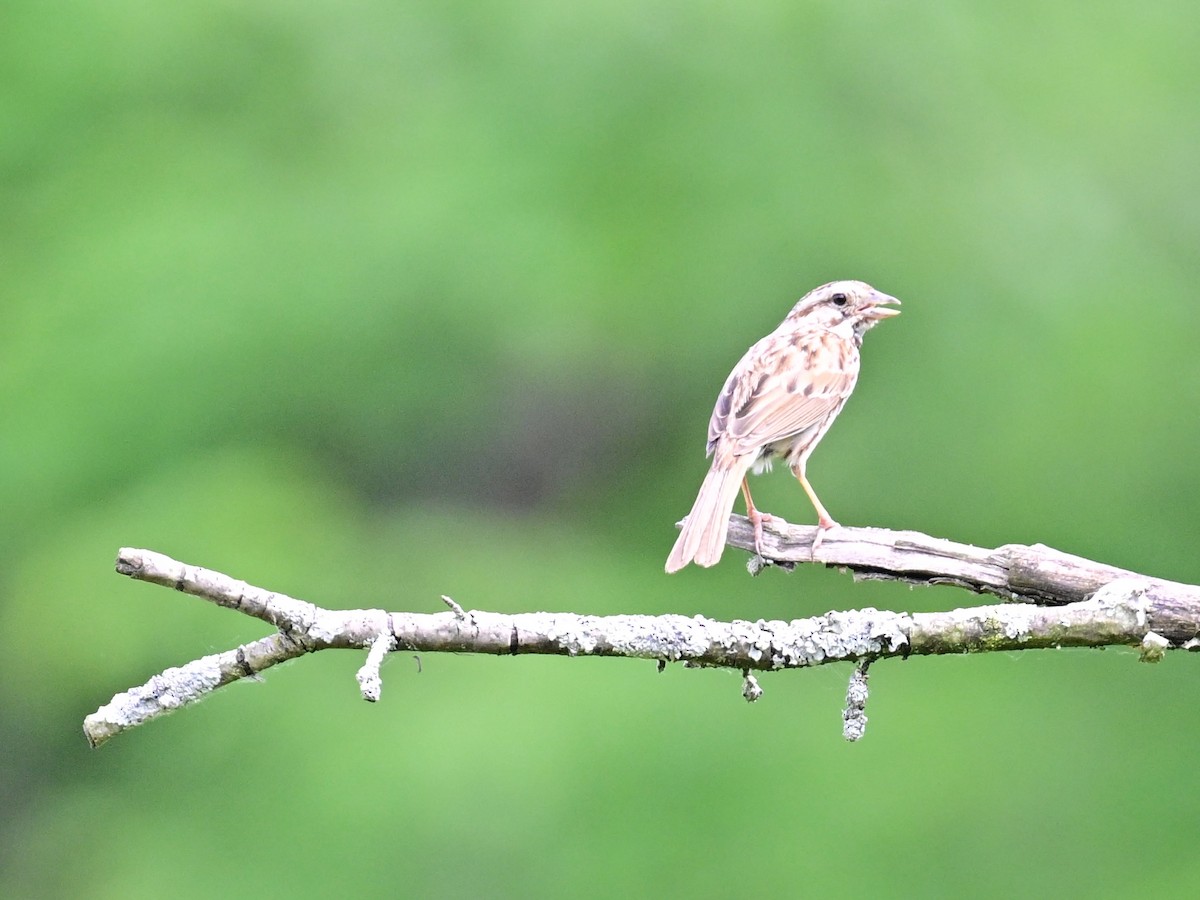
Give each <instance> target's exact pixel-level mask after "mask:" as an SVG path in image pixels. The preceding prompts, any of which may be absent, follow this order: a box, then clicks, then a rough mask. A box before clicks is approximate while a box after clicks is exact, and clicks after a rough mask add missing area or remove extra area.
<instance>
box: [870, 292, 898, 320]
mask: <svg viewBox="0 0 1200 900" xmlns="http://www.w3.org/2000/svg"><path fill="white" fill-rule="evenodd" d="M885 303H894V304H895V305H896V306H899V305H900V301H899V300H897V299H896V298H895V297H889V296H888V295H887V294H880V293H878V292H877V293H876V294H875V297H874V299H873V301H872V303H871V306H870V307H869V308H868V309H867V310H866V315H867V316H869V317H870V318H872V319H890V318H891V317H892V316H898V315H900V310H898V309H892V308H890V307H888V306H884V304H885Z"/></svg>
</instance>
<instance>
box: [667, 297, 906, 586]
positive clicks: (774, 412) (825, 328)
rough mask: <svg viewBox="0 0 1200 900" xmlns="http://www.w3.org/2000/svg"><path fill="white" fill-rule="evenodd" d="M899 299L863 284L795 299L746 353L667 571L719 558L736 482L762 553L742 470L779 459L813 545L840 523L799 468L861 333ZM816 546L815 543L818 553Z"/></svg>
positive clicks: (719, 414)
mask: <svg viewBox="0 0 1200 900" xmlns="http://www.w3.org/2000/svg"><path fill="white" fill-rule="evenodd" d="M899 305H900V301H899V300H897V299H896V298H895V297H891V296H888V295H887V294H884V293H881V292H879V291H877V290H875V288H873V287H871V286H870V285H869V284H866V283H865V282H862V281H833V282H830V283H829V284H824V285H821V287H819V288H816V289H814V290H812V291H809V292H808V293H807V294H805V295H804V296H803V297H801V298H800V300H798V301H797V302H796V305H795V306H793V307H792V311H791V312H789V313H788V314H787V317H786V318H785V319H784V320H783V322H781V323H780V325H779V327H778V328H776V329H775V330H774V331H772V332H771V333H770V334H768V335H767V336H766V337H764V338H762V340H760V341H758V343H756V344H755V345H754V346H752V347H751V348H750V349H749V350H747V351H746V354H745V355H744V356H743V357H742V358H741V360H740V361H739V362H738V364H737V365H736V366H734V367H733V371H732V372H730V373H729V377H728V378H727V379H726V380H725V386H724V387H723V388H721V393H720V394H719V395H718V397H717V404H716V407H715V408H714V409H713V413H712V419H711V420H710V421H709V423H708V447H707V455H708V456H711V457H712V464H711V466H710V468H709V470H708V474H707V475H706V476H705V478H704V482H703V483H702V484H701V485H700V492H699V493H698V494H697V495H696V502H695V503H694V504H693V505H692V511H691V512H690V513H688V516H687V519H686V520H685V521H684V523H683V528H682V530H681V531H680V533H679V537H678V538H677V539H676V541H675V546H674V547H673V548H672V549H671V554H670V556H668V557H667V564H666V570H667V572H668V573H670V572H677V571H679V570H680V569H682V568H683V567H684V566H686V565H687V564H688V563H689V562H694V563H696V565H698V566H711V565H714V564H716V563H717V561H718V560H720V558H721V553H722V552H723V551H724V549H725V536H726V533H727V532H728V530H729V514H730V512H732V511H733V503H734V500H735V499H736V497H737V492H738V488H739V486H740V487H741V490H742V496H743V497H744V498H745V501H746V516H747V518H749V520H750V523H751V525H752V526H753V527H754V549H755V551H756V552H757V553H758V555H759V556H762V527H763V523H764V521H766V522H769V521H770V520H771V519H772V518H773V517H772V516H770V515H768V514H766V513H762V512H759V510H758V509H756V508H755V506H754V501H753V500H752V499H751V497H750V485H749V483H748V481H747V474H748V473H750V472H751V471H753V472H754V473H755V474H758V473H759V472H762V471H766V470H769V469H770V468H771V462H772V460H773V458H774V457H781V458H782V459H783V460H784V462H785V463H786V464H787V465H788V467H789V468H790V469H791V470H792V474H793V475H795V476H796V478H797V479H799V481H800V486H801V487H802V488H804V492H805V493H806V494H807V495H808V499H809V500H810V501H812V505H813V508H814V509H815V510H816V512H817V524H818V526H819V528H820V530H819V531H818V532H817V542H819V541H820V538H821V537H822V536H823V535H824V533H825V532H826V531H828V530H829V529H830V528H834V527H836V526H837V522H835V521H834V520H833V517H832V516H830V515H829V512H828V511H827V510H826V509H825V507H824V506H823V505H822V503H821V501H820V500H819V499H818V498H817V494H816V491H814V490H813V488H812V485H811V484H809V482H808V476H807V474H806V472H805V468H806V466H807V464H808V458H809V456H810V455H812V452H813V450H814V449H815V448H816V446H817V443H818V442H819V441H820V440H821V438H822V437H824V436H825V432H826V431H828V430H829V426H830V425H832V424H833V420H834V419H836V418H837V414H838V413H839V412H841V411H842V407H843V406H845V405H846V400H847V399H848V398H849V397H850V393H851V392H852V391H853V390H854V385H855V383H856V382H857V381H858V368H859V349H860V348H861V346H862V339H863V335H865V334H866V333H867V331H868V330H870V329H871V328H873V327H874V326H875V325H876V324H877V323H878V322H881V321H882V320H884V319H888V318H891V317H892V316H896V315H899V314H900V310H898V309H895V308H894V307H897V306H899ZM815 546H816V544H815V543H814V547H815Z"/></svg>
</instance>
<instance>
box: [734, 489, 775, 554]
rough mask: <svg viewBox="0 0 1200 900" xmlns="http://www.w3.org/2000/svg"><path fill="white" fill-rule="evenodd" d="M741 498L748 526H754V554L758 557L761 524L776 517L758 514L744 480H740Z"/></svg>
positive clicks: (760, 545) (760, 544) (760, 543)
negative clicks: (744, 502)
mask: <svg viewBox="0 0 1200 900" xmlns="http://www.w3.org/2000/svg"><path fill="white" fill-rule="evenodd" d="M742 497H743V498H745V500H746V518H747V519H749V520H750V524H751V525H753V526H754V552H755V553H757V554H758V555H759V556H762V555H763V552H762V527H763V522H771V521H773V520H774V519H775V518H777V517H776V516H773V515H771V514H770V513H764V512H759V511H758V508H757V507H755V505H754V501H753V500H751V499H750V484H749V483H748V482H747V480H746V478H745V477H744V476H743V478H742Z"/></svg>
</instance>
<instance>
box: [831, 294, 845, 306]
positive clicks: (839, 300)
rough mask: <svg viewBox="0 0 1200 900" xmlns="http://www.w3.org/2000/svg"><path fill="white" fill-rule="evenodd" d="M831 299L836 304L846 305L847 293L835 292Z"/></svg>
mask: <svg viewBox="0 0 1200 900" xmlns="http://www.w3.org/2000/svg"><path fill="white" fill-rule="evenodd" d="M829 299H830V300H831V301H833V305H834V306H845V305H846V295H845V294H834V295H833V296H832V297H830V298H829Z"/></svg>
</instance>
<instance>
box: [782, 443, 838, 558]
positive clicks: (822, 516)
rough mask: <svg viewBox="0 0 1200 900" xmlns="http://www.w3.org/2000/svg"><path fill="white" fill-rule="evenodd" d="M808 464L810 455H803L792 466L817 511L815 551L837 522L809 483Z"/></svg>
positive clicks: (794, 473)
mask: <svg viewBox="0 0 1200 900" xmlns="http://www.w3.org/2000/svg"><path fill="white" fill-rule="evenodd" d="M807 465H808V456H807V455H805V456H801V457H800V459H799V461H797V463H796V464H795V465H794V466H792V474H793V475H795V476H796V478H798V479H799V480H800V487H802V488H804V493H806V494H808V499H809V500H811V501H812V505H813V509H815V510H816V511H817V528H818V529H819V530H818V531H817V536H816V537H815V538H813V545H812V549H813V552H814V553H815V552H816V550H817V548H818V547H819V546H821V539H822V538H823V537H825V532H826V531H828V530H829V529H830V528H836V527H837V522H835V521H834V520H833V516H831V515H829V510H827V509H826V508H825V507H824V505H822V503H821V501H820V500H819V499H817V492H816V491H814V490H813V489H812V485H811V484H809V483H808V476H807V475H806V474H805V468H806V467H807Z"/></svg>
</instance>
